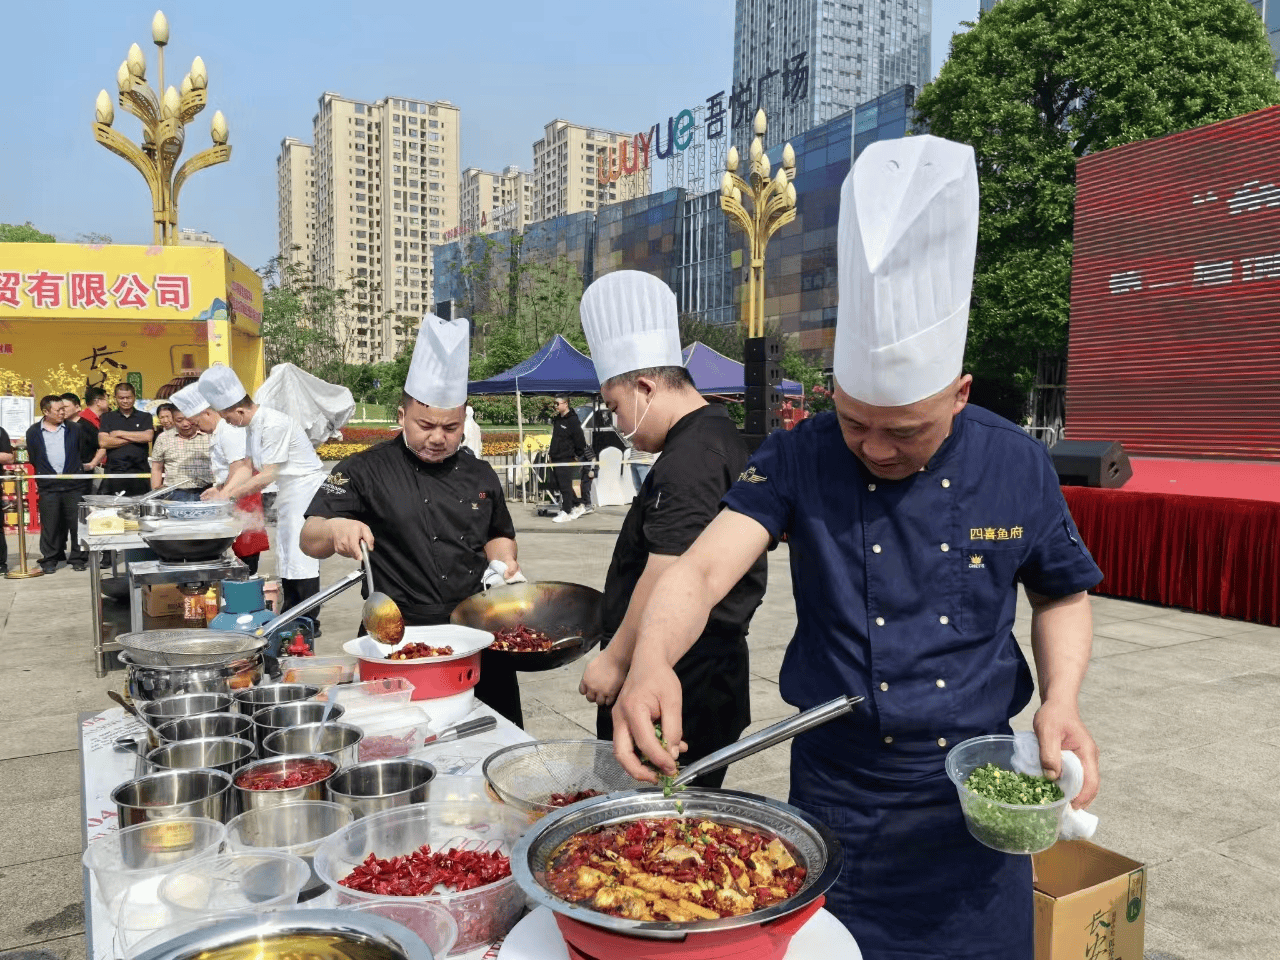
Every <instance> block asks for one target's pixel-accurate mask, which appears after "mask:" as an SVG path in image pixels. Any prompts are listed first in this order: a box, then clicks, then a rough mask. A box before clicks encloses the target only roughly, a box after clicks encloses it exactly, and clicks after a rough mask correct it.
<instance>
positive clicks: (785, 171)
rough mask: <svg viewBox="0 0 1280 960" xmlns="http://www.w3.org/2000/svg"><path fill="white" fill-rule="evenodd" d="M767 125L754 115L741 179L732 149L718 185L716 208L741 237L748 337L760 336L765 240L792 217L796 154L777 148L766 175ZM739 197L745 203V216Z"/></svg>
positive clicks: (761, 114)
mask: <svg viewBox="0 0 1280 960" xmlns="http://www.w3.org/2000/svg"><path fill="white" fill-rule="evenodd" d="M766 129H767V121H766V120H765V115H764V111H763V110H759V111H757V112H756V118H755V134H756V136H755V139H754V140H752V141H751V152H750V159H749V161H748V169H747V179H745V180H744V179H743V178H742V177H740V176H738V148H737V147H732V148H731V149H730V150H729V156H728V158H727V160H726V162H725V174H724V177H723V178H722V179H721V181H720V209H721V210H723V211H724V212H725V213H726V214H727V215H728V217H729V221H730V222H731V223H733V224H734V226H736V227H737V228H738V229H739V230H741V231H742V232H743V233H745V234H746V235H747V245H748V247H749V248H750V254H751V262H750V267H751V270H750V272H749V273H748V275H747V299H746V301H745V303H743V306H742V322H743V325H744V326H745V327H746V328H747V336H748V337H762V336H764V253H765V249H766V248H767V247H768V246H769V240H770V238H771V237H772V236H773V235H774V234H775V233H777V232H778V231H779V230H780V229H781V228H782V227H784V226H786V225H787V224H788V223H790V222H791V221H792V220H794V219H795V218H796V188H795V184H794V183H792V182H791V181H792V180H794V179H795V178H796V152H795V151H794V150H792V149H791V144H789V143H788V144H787V145H786V146H785V147H783V149H782V166H781V167H780V168H779V169H778V172H777V173H776V174H774V175H773V176H770V168H769V158H768V157H767V156H765V153H764V142H763V139H762V138H763V137H764V132H765V130H766ZM744 198H749V199H750V201H751V211H750V212H749V213H748V212H747V209H746V207H745V206H744V204H743V200H744Z"/></svg>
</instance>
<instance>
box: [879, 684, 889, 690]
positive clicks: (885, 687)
mask: <svg viewBox="0 0 1280 960" xmlns="http://www.w3.org/2000/svg"><path fill="white" fill-rule="evenodd" d="M880 689H881V690H882V691H883V690H888V689H889V685H888V684H887V683H881V684H880Z"/></svg>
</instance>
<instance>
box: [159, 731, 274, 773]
mask: <svg viewBox="0 0 1280 960" xmlns="http://www.w3.org/2000/svg"><path fill="white" fill-rule="evenodd" d="M253 754H254V747H253V743H252V742H250V741H249V740H243V739H240V738H239V737H200V738H198V739H195V740H178V741H175V742H173V743H166V744H163V745H162V746H159V747H156V749H154V750H152V751H151V752H150V753H148V754H147V762H148V763H150V764H151V765H152V766H153V767H155V768H157V769H160V770H199V769H206V770H220V771H221V772H223V773H227V774H233V773H235V772H236V771H237V770H238V769H240V768H241V767H243V766H244V765H245V764H246V763H248V762H249V761H250V760H252V759H253Z"/></svg>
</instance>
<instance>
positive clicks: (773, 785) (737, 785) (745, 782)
mask: <svg viewBox="0 0 1280 960" xmlns="http://www.w3.org/2000/svg"><path fill="white" fill-rule="evenodd" d="M736 766H737V764H736V763H735V764H734V765H733V767H730V768H729V772H728V774H726V775H725V778H724V786H725V789H726V790H741V791H742V792H743V793H754V794H756V795H757V796H761V797H770V798H771V799H774V800H781V801H782V802H783V803H785V802H786V800H787V794H788V792H789V791H790V789H791V779H790V777H789V776H788V775H787V774H785V773H784V774H775V775H773V776H771V777H757V778H755V779H750V778H747V777H745V776H743V775H741V774H739V773H738V772H737V771H735V770H734V767H736Z"/></svg>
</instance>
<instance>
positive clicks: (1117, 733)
mask: <svg viewBox="0 0 1280 960" xmlns="http://www.w3.org/2000/svg"><path fill="white" fill-rule="evenodd" d="M1080 711H1081V716H1082V718H1083V719H1084V722H1085V725H1086V726H1087V727H1088V728H1089V732H1090V733H1091V734H1093V738H1094V740H1095V741H1097V744H1098V750H1099V753H1100V755H1101V764H1102V773H1103V776H1104V777H1106V776H1107V775H1108V773H1109V772H1110V771H1111V770H1114V769H1118V768H1120V767H1124V766H1128V765H1130V764H1133V763H1144V762H1147V761H1150V760H1152V759H1153V758H1156V757H1160V758H1164V757H1165V756H1166V755H1168V754H1169V753H1172V752H1177V751H1182V750H1187V749H1189V748H1199V747H1204V746H1206V745H1208V744H1210V743H1213V742H1214V741H1215V740H1218V739H1220V738H1221V737H1222V731H1221V730H1220V729H1217V728H1215V727H1213V726H1211V725H1209V726H1207V725H1205V724H1203V723H1200V722H1197V721H1196V720H1195V719H1193V718H1189V717H1188V718H1179V717H1176V716H1175V717H1171V716H1168V715H1166V714H1162V713H1157V712H1156V711H1155V710H1153V709H1150V708H1149V707H1148V705H1147V702H1146V699H1145V698H1144V699H1140V700H1136V701H1132V702H1124V701H1117V700H1115V699H1114V698H1111V697H1106V698H1101V699H1086V698H1082V701H1081V706H1080ZM1107 787H1108V784H1107V783H1106V781H1105V780H1104V787H1103V788H1104V789H1107Z"/></svg>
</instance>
